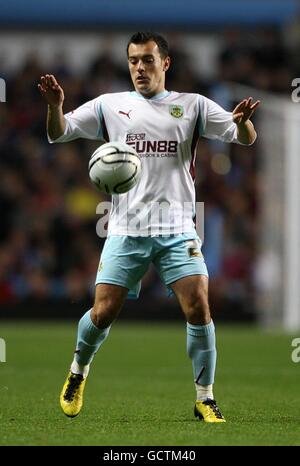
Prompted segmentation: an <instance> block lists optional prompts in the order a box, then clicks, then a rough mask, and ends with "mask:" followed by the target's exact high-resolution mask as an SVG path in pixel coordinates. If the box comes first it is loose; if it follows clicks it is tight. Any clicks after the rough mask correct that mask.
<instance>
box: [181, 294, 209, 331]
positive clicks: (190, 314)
mask: <svg viewBox="0 0 300 466" xmlns="http://www.w3.org/2000/svg"><path fill="white" fill-rule="evenodd" d="M185 314H186V318H187V320H188V322H190V323H191V324H195V325H197V324H206V323H208V322H209V321H210V309H209V304H208V297H207V293H206V292H205V291H202V290H199V291H197V292H195V293H193V294H191V295H190V297H189V299H188V301H187V303H186V306H185Z"/></svg>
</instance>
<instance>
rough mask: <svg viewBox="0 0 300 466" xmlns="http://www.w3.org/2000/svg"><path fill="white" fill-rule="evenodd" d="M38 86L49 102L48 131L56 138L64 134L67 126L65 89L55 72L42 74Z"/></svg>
mask: <svg viewBox="0 0 300 466" xmlns="http://www.w3.org/2000/svg"><path fill="white" fill-rule="evenodd" d="M38 88H39V91H40V93H41V94H42V96H43V97H44V99H45V100H46V102H47V103H48V114H47V132H48V134H49V136H50V138H51V139H53V140H55V139H57V138H59V137H60V136H61V135H62V134H64V132H65V127H66V122H65V118H64V114H63V102H64V99H65V96H64V91H63V89H62V87H61V86H60V85H59V84H58V82H57V81H56V79H55V77H54V76H53V74H46V75H45V76H41V82H40V83H39V84H38Z"/></svg>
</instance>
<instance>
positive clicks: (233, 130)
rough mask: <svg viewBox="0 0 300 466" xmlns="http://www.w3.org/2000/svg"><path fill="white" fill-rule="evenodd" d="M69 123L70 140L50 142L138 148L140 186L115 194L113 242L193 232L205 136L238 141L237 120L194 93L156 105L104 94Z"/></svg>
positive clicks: (157, 99) (162, 98) (165, 95)
mask: <svg viewBox="0 0 300 466" xmlns="http://www.w3.org/2000/svg"><path fill="white" fill-rule="evenodd" d="M65 119H66V129H65V132H64V134H63V135H62V136H61V137H60V138H58V139H56V140H55V141H52V140H50V138H49V141H50V142H67V141H72V140H74V139H77V138H87V139H95V140H99V141H102V142H104V141H106V142H108V141H113V142H115V141H121V142H125V143H126V144H128V145H130V146H132V147H134V148H135V150H136V151H137V153H138V154H139V156H140V158H141V162H142V176H141V178H140V181H139V182H138V184H137V185H136V186H134V187H133V188H132V189H131V190H130V191H129V192H127V193H124V194H121V195H112V208H111V212H110V217H109V226H108V234H109V235H112V234H113V235H129V236H131V235H132V236H149V235H158V234H166V235H167V234H180V233H189V232H192V231H194V230H195V219H194V215H195V187H194V180H195V158H196V146H197V142H198V140H199V137H201V136H203V137H206V138H209V139H219V140H221V141H224V142H238V140H237V127H236V125H235V123H234V122H233V120H232V113H231V112H227V111H225V110H224V109H223V108H222V107H220V106H219V105H218V104H216V103H215V102H213V101H212V100H210V99H208V98H206V97H204V96H202V95H199V94H192V93H178V92H168V91H164V92H162V93H160V94H158V95H156V96H154V97H152V98H150V99H147V98H144V97H143V96H141V95H140V94H138V93H136V92H121V93H113V94H104V95H101V96H100V97H97V98H95V99H93V100H91V101H89V102H87V103H85V104H83V105H82V106H80V107H79V108H77V109H76V110H74V111H72V112H70V113H68V114H66V115H65ZM164 206H165V207H166V209H167V210H166V211H165V210H164ZM168 206H169V208H168Z"/></svg>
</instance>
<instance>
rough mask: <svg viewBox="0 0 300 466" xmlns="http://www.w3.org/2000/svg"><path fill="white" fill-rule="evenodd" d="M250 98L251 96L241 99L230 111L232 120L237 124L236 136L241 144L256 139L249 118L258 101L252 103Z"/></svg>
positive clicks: (250, 142)
mask: <svg viewBox="0 0 300 466" xmlns="http://www.w3.org/2000/svg"><path fill="white" fill-rule="evenodd" d="M252 100H253V99H252V97H249V98H248V99H244V100H242V101H241V102H240V103H239V104H238V105H237V106H236V107H235V109H234V110H233V112H232V118H233V121H234V123H235V124H236V125H237V130H238V132H237V137H238V140H239V142H241V143H242V144H252V142H254V141H255V139H256V131H255V128H254V126H253V123H252V122H251V121H250V118H251V117H252V115H253V113H254V112H255V110H256V108H257V107H258V106H259V104H260V101H259V100H257V101H256V102H255V103H254V104H253V103H252Z"/></svg>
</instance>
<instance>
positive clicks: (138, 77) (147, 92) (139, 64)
mask: <svg viewBox="0 0 300 466" xmlns="http://www.w3.org/2000/svg"><path fill="white" fill-rule="evenodd" d="M128 65H129V71H130V75H131V79H132V82H133V85H134V88H135V90H136V91H137V92H139V93H140V94H142V95H143V96H145V97H149V98H150V97H153V96H154V95H156V94H159V93H160V92H162V91H163V90H164V89H165V72H166V71H167V69H168V68H169V66H170V58H169V57H167V58H162V57H161V56H160V53H159V48H158V46H157V44H156V43H155V42H154V41H152V40H151V41H149V42H147V43H146V44H130V45H129V48H128Z"/></svg>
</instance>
